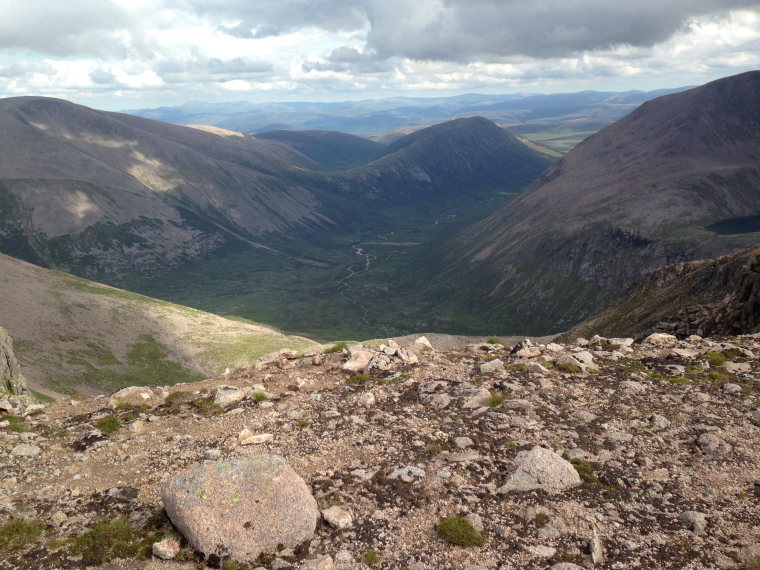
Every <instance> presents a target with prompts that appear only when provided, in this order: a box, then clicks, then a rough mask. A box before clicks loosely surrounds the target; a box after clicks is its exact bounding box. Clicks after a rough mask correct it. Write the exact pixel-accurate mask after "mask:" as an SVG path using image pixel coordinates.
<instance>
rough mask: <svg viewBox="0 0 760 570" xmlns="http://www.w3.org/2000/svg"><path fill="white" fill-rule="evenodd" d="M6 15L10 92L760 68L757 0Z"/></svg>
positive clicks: (208, 0) (165, 95)
mask: <svg viewBox="0 0 760 570" xmlns="http://www.w3.org/2000/svg"><path fill="white" fill-rule="evenodd" d="M0 15H2V16H3V17H2V18H0V95H6V96H7V95H18V94H35V95H55V96H62V97H67V98H70V99H75V100H77V99H79V100H82V102H84V103H85V104H87V102H88V101H95V100H97V101H102V103H101V106H107V107H110V108H124V107H128V106H135V102H138V101H145V102H146V103H147V102H150V103H149V104H156V103H163V104H177V103H181V102H183V101H186V100H191V99H217V100H223V99H224V98H225V97H228V96H229V94H230V92H231V91H235V92H239V93H245V94H246V97H250V98H251V99H254V100H255V99H257V98H258V99H260V98H261V97H264V96H266V97H267V98H271V99H277V98H281V99H290V100H292V99H309V98H311V99H335V98H344V99H345V98H362V97H364V98H366V97H371V96H377V95H379V94H382V93H387V92H395V91H397V92H405V93H410V94H414V93H419V94H424V93H428V92H430V93H432V92H434V91H452V92H462V91H476V90H488V91H490V92H495V91H501V92H509V91H528V90H532V91H557V90H563V91H570V90H576V89H584V88H592V89H613V88H623V89H624V88H631V87H641V88H655V87H666V86H669V87H674V86H678V85H684V84H697V83H703V82H705V81H708V80H711V79H715V78H717V77H720V76H724V75H730V74H733V73H738V72H741V71H745V70H748V69H751V68H757V67H760V3H758V1H757V0H690V2H683V1H681V0H638V2H636V3H634V4H630V3H613V2H609V0H543V1H542V2H535V1H534V0H417V1H416V2H408V1H407V0H340V1H338V0H258V1H257V2H250V1H249V0H151V1H148V0H101V1H99V2H96V3H93V2H89V1H85V0H68V1H67V2H60V0H57V1H56V2H53V1H51V0H35V1H34V2H29V1H28V0H24V1H22V0H0ZM137 105H138V106H140V105H141V103H137Z"/></svg>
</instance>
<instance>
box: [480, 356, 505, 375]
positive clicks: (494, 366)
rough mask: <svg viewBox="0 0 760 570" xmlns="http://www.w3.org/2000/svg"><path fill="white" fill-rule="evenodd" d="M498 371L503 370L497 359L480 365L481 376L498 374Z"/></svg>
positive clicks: (502, 364) (500, 362)
mask: <svg viewBox="0 0 760 570" xmlns="http://www.w3.org/2000/svg"><path fill="white" fill-rule="evenodd" d="M500 370H504V363H503V362H502V361H501V360H499V359H498V358H497V359H495V360H490V361H488V362H484V363H483V364H481V365H480V373H481V374H490V373H491V372H498V371H500Z"/></svg>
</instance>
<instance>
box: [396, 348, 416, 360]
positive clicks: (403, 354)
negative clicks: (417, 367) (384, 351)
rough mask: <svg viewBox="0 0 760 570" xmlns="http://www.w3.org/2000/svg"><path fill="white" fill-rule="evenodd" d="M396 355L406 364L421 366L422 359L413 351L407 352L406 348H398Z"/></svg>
mask: <svg viewBox="0 0 760 570" xmlns="http://www.w3.org/2000/svg"><path fill="white" fill-rule="evenodd" d="M396 355H397V356H398V357H399V358H400V359H401V362H403V363H404V364H419V363H420V359H419V357H418V356H417V354H416V353H415V352H414V351H413V350H407V349H406V348H398V349H397V350H396Z"/></svg>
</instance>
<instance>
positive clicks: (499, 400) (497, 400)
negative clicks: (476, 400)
mask: <svg viewBox="0 0 760 570" xmlns="http://www.w3.org/2000/svg"><path fill="white" fill-rule="evenodd" d="M504 400H505V398H504V396H502V395H501V394H495V395H493V396H491V397H490V398H488V400H486V405H487V406H491V407H492V408H496V407H498V406H501V405H502V404H503V403H504Z"/></svg>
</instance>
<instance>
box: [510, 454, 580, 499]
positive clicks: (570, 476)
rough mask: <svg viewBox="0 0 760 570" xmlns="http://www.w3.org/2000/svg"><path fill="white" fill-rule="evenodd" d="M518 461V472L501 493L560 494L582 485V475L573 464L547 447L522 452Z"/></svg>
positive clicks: (518, 456)
mask: <svg viewBox="0 0 760 570" xmlns="http://www.w3.org/2000/svg"><path fill="white" fill-rule="evenodd" d="M516 459H517V464H518V466H517V470H516V471H515V472H514V473H512V475H511V476H510V477H509V480H508V481H507V482H506V484H504V485H503V486H502V487H500V488H499V489H498V492H499V493H508V492H509V491H532V490H534V489H541V490H543V491H546V492H547V493H560V492H562V491H566V490H567V489H572V488H573V487H576V486H578V485H580V484H581V478H580V475H578V472H577V471H576V470H575V467H573V465H572V463H570V462H569V461H565V460H564V459H562V457H560V456H559V455H557V454H556V453H554V452H553V451H552V450H550V449H546V448H545V447H534V448H533V449H531V450H530V451H521V452H520V453H518V454H517V458H516Z"/></svg>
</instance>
